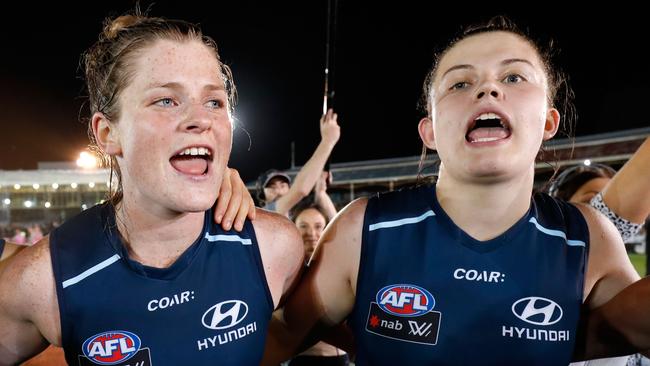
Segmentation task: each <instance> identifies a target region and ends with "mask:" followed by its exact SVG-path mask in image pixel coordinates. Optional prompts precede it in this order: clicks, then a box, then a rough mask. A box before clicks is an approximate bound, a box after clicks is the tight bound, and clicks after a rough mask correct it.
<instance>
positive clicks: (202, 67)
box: [115, 40, 232, 212]
mask: <svg viewBox="0 0 650 366" xmlns="http://www.w3.org/2000/svg"><path fill="white" fill-rule="evenodd" d="M131 67H132V75H133V76H132V79H131V82H130V84H129V85H128V86H127V87H126V88H125V89H124V90H123V92H122V93H121V95H120V107H121V109H120V119H119V121H118V123H116V124H115V126H116V128H117V129H118V131H119V142H120V145H121V154H119V155H118V156H117V160H118V164H119V166H120V169H121V171H122V176H123V177H122V183H123V190H124V194H125V199H127V197H129V198H131V199H132V200H134V202H136V203H138V204H142V205H146V206H147V207H151V208H152V209H155V208H157V207H158V208H161V209H166V210H171V211H176V212H197V211H204V210H207V209H209V208H210V207H211V205H212V204H213V203H214V201H215V200H216V195H217V192H219V187H220V185H221V180H222V179H223V176H224V171H225V167H226V164H227V162H228V157H229V155H230V149H231V144H232V122H231V118H230V115H229V113H228V105H227V94H226V91H225V88H224V81H223V76H222V74H221V72H220V65H219V63H218V61H217V59H216V56H215V54H214V52H213V51H212V50H211V49H209V48H208V47H207V46H205V45H203V44H202V43H200V42H198V41H186V42H177V41H169V40H159V41H157V42H155V43H154V44H152V45H151V46H150V47H147V48H145V49H143V50H141V52H140V53H139V54H138V56H136V58H135V60H134V62H133V65H132V66H131Z"/></svg>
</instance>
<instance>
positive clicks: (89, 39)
mask: <svg viewBox="0 0 650 366" xmlns="http://www.w3.org/2000/svg"><path fill="white" fill-rule="evenodd" d="M447 3H448V4H446V5H444V6H443V5H441V4H442V3H441V2H433V1H410V0H405V1H392V2H381V1H351V0H338V18H337V31H336V43H335V47H336V48H335V57H336V58H335V64H334V75H333V76H334V78H333V83H334V85H333V87H334V90H335V100H334V103H335V106H336V111H337V112H338V113H339V122H340V124H341V126H342V137H341V140H340V141H339V144H338V145H337V147H336V149H335V151H334V153H333V155H332V162H347V161H358V160H369V159H380V158H391V157H401V156H411V155H417V154H419V152H420V149H421V144H420V142H419V138H418V135H417V129H416V125H417V122H418V120H419V119H420V118H421V117H422V116H423V114H422V112H421V110H419V109H418V102H419V99H420V95H421V89H422V82H423V80H424V77H425V75H426V73H427V71H428V69H429V67H430V66H431V60H432V55H433V53H434V51H435V50H436V49H437V47H441V46H443V45H444V44H445V42H446V40H447V39H448V38H449V37H450V36H451V35H453V34H455V33H456V32H457V31H458V30H460V29H461V28H462V26H463V25H467V24H471V23H474V22H476V21H479V20H483V19H487V18H489V17H490V16H493V15H497V14H505V15H508V16H509V17H511V18H512V19H513V20H515V21H516V22H517V23H518V24H519V25H520V26H521V27H523V28H530V30H531V31H532V33H533V34H534V35H535V36H537V37H538V38H541V39H544V40H547V39H549V38H552V39H553V40H554V42H555V44H556V45H557V47H556V50H558V51H559V52H560V54H559V57H558V60H559V63H560V65H561V66H562V68H563V69H564V70H565V71H566V72H567V73H568V74H569V76H570V81H571V84H572V86H573V88H574V91H575V93H576V101H575V104H576V108H577V110H578V115H579V118H578V124H577V129H576V131H575V132H576V135H577V136H582V135H587V134H594V133H602V132H609V131H616V130H622V129H630V128H638V127H645V126H648V125H650V124H649V123H648V119H647V117H646V114H647V111H646V109H647V105H648V103H649V101H648V99H649V96H650V93H649V86H650V76H649V72H648V70H649V62H648V58H647V56H646V54H647V53H648V50H647V49H648V48H649V44H648V35H649V34H650V32H648V28H647V26H648V20H647V19H646V12H645V11H642V10H641V5H627V4H625V3H621V2H615V3H614V5H611V4H610V5H594V3H590V4H588V3H586V2H585V3H582V4H580V3H576V4H569V3H568V2H555V3H552V2H524V1H522V2H518V3H512V4H506V3H499V4H500V5H494V4H492V3H491V4H489V6H488V4H487V2H482V3H480V4H482V5H477V4H474V3H465V2H454V3H451V4H449V2H447ZM133 4H134V2H132V1H113V2H105V3H102V4H93V3H91V2H84V3H74V2H71V3H65V2H50V3H44V4H40V3H31V2H22V3H19V4H15V5H16V7H17V9H16V10H13V11H9V10H8V9H7V8H5V9H3V14H4V17H3V20H2V22H1V24H0V32H1V34H2V43H1V45H2V51H1V56H0V170H2V169H5V170H8V169H35V168H36V165H37V162H39V161H64V160H67V161H73V160H75V159H76V157H77V155H78V153H79V151H80V150H82V149H83V148H84V147H86V145H87V143H88V139H87V136H86V126H85V125H84V124H83V123H82V122H80V119H81V117H87V116H88V111H87V109H85V108H83V104H84V101H85V99H84V95H85V92H84V90H83V81H82V79H81V75H82V70H81V69H80V68H79V67H78V65H79V58H80V55H81V53H82V52H83V51H84V50H85V49H86V48H88V47H89V46H90V45H91V44H92V43H93V42H94V40H95V39H96V38H97V35H98V33H99V32H100V30H101V24H102V20H103V19H104V17H106V16H111V15H112V16H115V15H120V14H122V13H124V12H126V11H128V10H130V9H132V8H133ZM149 4H151V2H145V1H143V2H141V7H142V8H147V7H148V6H149ZM3 6H4V7H6V6H7V5H3ZM12 7H13V6H12ZM569 7H571V8H572V9H569ZM150 14H151V15H156V16H165V17H170V18H181V19H185V20H188V21H192V22H197V23H200V24H201V25H202V27H203V30H204V32H205V33H206V34H207V35H210V36H212V37H213V38H214V39H215V40H216V41H217V43H218V45H219V47H220V51H221V54H222V57H223V59H224V60H225V61H226V63H228V64H229V65H230V66H231V67H232V69H233V72H234V75H235V82H236V84H237V87H238V89H239V104H238V105H237V108H236V118H237V120H238V128H237V129H236V131H235V139H234V146H233V154H232V158H231V164H230V165H231V166H233V167H235V168H238V169H239V170H240V171H241V173H242V175H243V177H244V178H245V180H251V179H254V178H255V177H256V176H257V175H258V174H259V172H261V171H263V170H266V169H268V168H271V167H275V168H281V169H283V168H288V167H289V165H290V162H291V159H290V156H291V148H290V145H291V142H292V141H295V146H296V148H295V149H296V163H297V164H298V165H302V164H304V162H305V161H306V160H307V159H308V157H309V156H310V154H311V153H312V151H313V149H314V148H315V147H316V145H317V144H318V141H319V139H320V136H319V131H318V119H319V117H320V114H321V110H322V95H323V80H324V76H323V74H324V73H323V69H324V65H325V39H326V22H327V1H326V0H318V1H302V2H282V1H273V2H253V1H236V2H234V1H231V2H223V1H196V2H195V1H174V2H165V1H160V2H157V3H155V4H153V5H152V7H151V11H150ZM245 131H247V132H248V134H247V133H246V132H245ZM249 135H250V139H249Z"/></svg>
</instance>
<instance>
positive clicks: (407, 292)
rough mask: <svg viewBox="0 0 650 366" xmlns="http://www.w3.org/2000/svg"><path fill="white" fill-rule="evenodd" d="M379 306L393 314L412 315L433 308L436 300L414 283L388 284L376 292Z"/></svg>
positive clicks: (418, 314)
mask: <svg viewBox="0 0 650 366" xmlns="http://www.w3.org/2000/svg"><path fill="white" fill-rule="evenodd" d="M376 300H377V304H378V305H379V307H380V308H381V309H382V310H383V311H385V312H387V313H389V314H393V315H397V316H405V317H414V316H420V315H422V314H426V313H428V312H429V311H431V310H432V309H433V307H434V306H435V305H436V301H435V299H434V298H433V295H431V293H430V292H429V291H427V290H425V289H424V288H422V287H420V286H415V285H390V286H386V287H384V288H382V289H381V290H379V292H377V297H376Z"/></svg>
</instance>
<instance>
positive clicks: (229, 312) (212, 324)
mask: <svg viewBox="0 0 650 366" xmlns="http://www.w3.org/2000/svg"><path fill="white" fill-rule="evenodd" d="M246 314H248V305H246V303H245V302H243V301H240V300H227V301H222V302H220V303H218V304H216V305H214V306H213V307H211V308H210V309H208V310H207V311H206V312H205V313H204V314H203V318H202V319H201V322H202V323H203V326H204V327H206V328H209V329H217V330H218V329H226V328H230V327H234V326H235V325H237V324H239V322H241V321H242V320H244V318H245V317H246Z"/></svg>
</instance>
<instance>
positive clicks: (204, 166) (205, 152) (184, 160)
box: [169, 146, 212, 176]
mask: <svg viewBox="0 0 650 366" xmlns="http://www.w3.org/2000/svg"><path fill="white" fill-rule="evenodd" d="M211 161H212V149H210V148H209V147H204V146H190V147H186V148H184V149H182V150H180V151H179V152H178V153H177V154H176V155H174V156H172V157H171V158H170V159H169V162H170V163H171V165H172V166H173V167H174V169H176V170H177V171H179V172H181V173H183V174H186V175H193V176H197V175H205V174H207V173H208V168H209V165H210V164H209V163H210V162H211Z"/></svg>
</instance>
